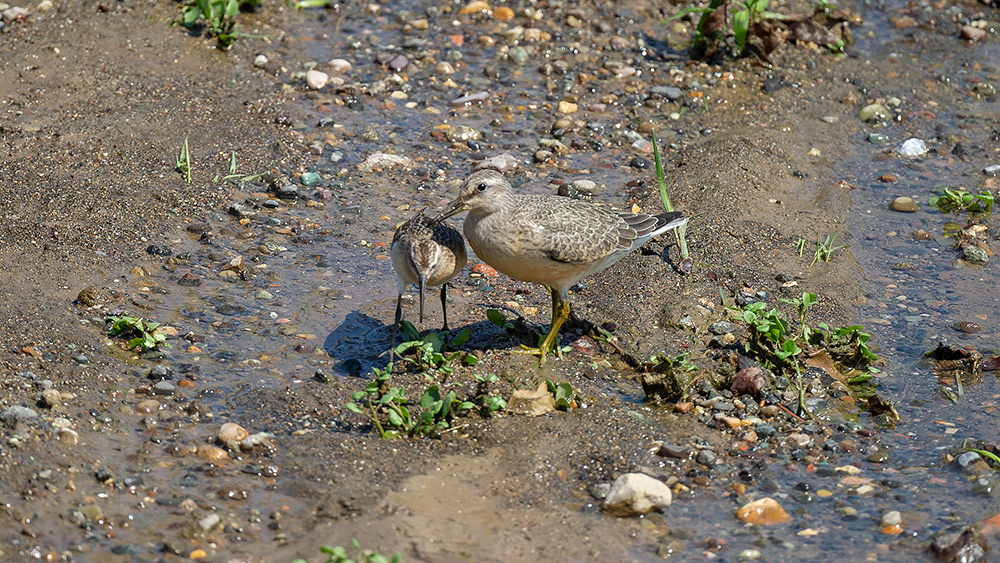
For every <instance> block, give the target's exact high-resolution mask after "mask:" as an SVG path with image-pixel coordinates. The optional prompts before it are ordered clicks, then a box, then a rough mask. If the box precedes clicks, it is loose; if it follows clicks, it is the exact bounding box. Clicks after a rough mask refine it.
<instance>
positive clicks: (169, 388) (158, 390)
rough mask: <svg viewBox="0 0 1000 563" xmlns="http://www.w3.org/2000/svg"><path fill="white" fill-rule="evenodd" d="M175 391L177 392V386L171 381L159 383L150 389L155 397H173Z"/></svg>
mask: <svg viewBox="0 0 1000 563" xmlns="http://www.w3.org/2000/svg"><path fill="white" fill-rule="evenodd" d="M175 391H177V386H176V385H174V384H173V383H170V382H169V381H157V382H156V383H155V384H154V385H153V387H152V389H150V393H151V394H153V395H173V394H174V392H175Z"/></svg>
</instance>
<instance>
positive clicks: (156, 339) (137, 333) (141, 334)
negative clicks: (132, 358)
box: [108, 315, 172, 352]
mask: <svg viewBox="0 0 1000 563" xmlns="http://www.w3.org/2000/svg"><path fill="white" fill-rule="evenodd" d="M108 322H110V323H111V326H110V327H109V328H108V335H109V336H121V337H124V338H128V339H129V341H128V347H129V348H132V349H136V350H139V351H140V352H145V351H147V350H152V349H154V348H156V347H157V346H159V345H160V344H162V345H164V346H166V347H167V348H172V346H171V345H170V344H167V343H166V342H165V341H166V339H167V337H166V336H165V335H164V334H163V333H162V332H158V331H157V330H156V329H157V328H158V327H159V326H160V323H153V322H149V321H143V320H142V318H140V317H130V316H127V315H123V316H121V317H108Z"/></svg>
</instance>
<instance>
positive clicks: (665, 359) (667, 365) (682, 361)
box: [648, 352, 698, 373]
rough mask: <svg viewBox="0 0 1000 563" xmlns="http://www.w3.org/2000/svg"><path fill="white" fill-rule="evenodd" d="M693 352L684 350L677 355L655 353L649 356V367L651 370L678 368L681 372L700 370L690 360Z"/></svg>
mask: <svg viewBox="0 0 1000 563" xmlns="http://www.w3.org/2000/svg"><path fill="white" fill-rule="evenodd" d="M690 355H691V352H684V353H683V354H678V355H676V356H670V355H669V354H655V355H653V356H652V357H650V358H649V364H648V367H649V369H650V370H666V369H669V370H676V371H679V372H680V373H688V372H692V371H698V366H696V365H694V364H692V363H691V362H690V361H688V356H690Z"/></svg>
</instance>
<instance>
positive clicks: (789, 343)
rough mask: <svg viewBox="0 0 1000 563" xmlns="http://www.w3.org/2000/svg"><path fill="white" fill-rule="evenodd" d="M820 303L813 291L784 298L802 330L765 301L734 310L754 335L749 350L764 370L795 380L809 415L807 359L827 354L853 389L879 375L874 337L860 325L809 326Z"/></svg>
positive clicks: (751, 336) (747, 343)
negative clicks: (804, 375) (810, 312)
mask: <svg viewBox="0 0 1000 563" xmlns="http://www.w3.org/2000/svg"><path fill="white" fill-rule="evenodd" d="M816 301H817V296H816V294H814V293H803V294H802V297H801V298H794V299H782V302H784V303H787V304H790V305H792V306H794V307H795V309H796V313H797V316H798V324H799V327H798V329H797V330H793V328H792V326H791V324H790V323H789V322H788V319H787V318H786V317H785V314H784V313H782V312H781V311H779V310H777V309H774V308H768V306H767V304H766V303H764V302H761V301H758V302H755V303H750V304H749V305H747V306H746V307H743V308H742V309H740V308H737V307H734V308H732V310H733V312H734V314H735V315H736V316H737V318H738V319H740V320H742V321H743V322H744V323H745V324H746V326H747V330H748V331H749V338H748V339H747V341H746V343H745V345H744V349H745V351H746V352H747V354H749V355H750V356H752V357H754V358H756V359H757V360H758V361H759V362H760V363H761V364H762V365H763V366H764V367H767V368H769V369H771V370H772V371H774V372H775V373H778V374H783V375H787V376H789V377H790V378H793V379H794V381H795V383H796V387H797V389H798V391H799V407H800V410H802V411H803V412H805V392H804V388H803V386H802V372H803V371H804V369H805V360H806V357H807V356H808V355H810V354H817V353H821V352H825V353H826V354H827V355H829V357H830V360H831V361H832V362H833V363H834V364H835V365H836V366H837V367H838V369H839V370H840V371H841V372H843V373H844V374H845V376H846V377H847V379H846V380H845V383H847V384H848V385H859V384H865V383H868V382H869V381H870V380H871V374H873V373H877V372H878V369H877V368H876V367H875V363H876V362H877V361H878V356H877V355H876V354H875V353H874V352H872V351H871V349H870V348H869V347H868V340H869V339H870V338H871V334H869V333H867V332H865V331H864V328H863V327H862V326H861V325H851V326H844V327H840V328H831V327H830V326H829V325H828V324H826V323H818V324H817V325H816V327H815V328H813V327H811V326H809V324H808V323H807V322H806V316H807V311H808V309H809V307H810V306H812V305H813V304H814V303H816Z"/></svg>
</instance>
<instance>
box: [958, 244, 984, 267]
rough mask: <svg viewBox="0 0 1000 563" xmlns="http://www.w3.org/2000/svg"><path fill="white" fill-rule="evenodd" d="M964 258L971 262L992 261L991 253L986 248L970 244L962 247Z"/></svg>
mask: <svg viewBox="0 0 1000 563" xmlns="http://www.w3.org/2000/svg"><path fill="white" fill-rule="evenodd" d="M962 258H964V259H966V260H968V261H969V262H984V263H985V262H989V261H990V254H989V252H986V250H984V249H982V248H979V247H978V246H972V245H971V244H970V245H969V246H965V247H962Z"/></svg>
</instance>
